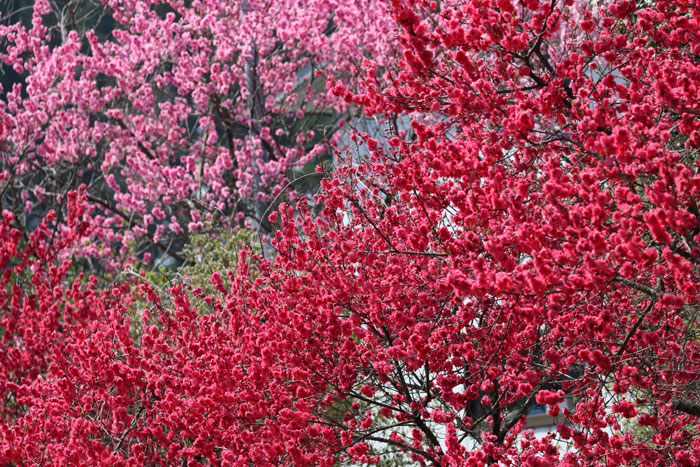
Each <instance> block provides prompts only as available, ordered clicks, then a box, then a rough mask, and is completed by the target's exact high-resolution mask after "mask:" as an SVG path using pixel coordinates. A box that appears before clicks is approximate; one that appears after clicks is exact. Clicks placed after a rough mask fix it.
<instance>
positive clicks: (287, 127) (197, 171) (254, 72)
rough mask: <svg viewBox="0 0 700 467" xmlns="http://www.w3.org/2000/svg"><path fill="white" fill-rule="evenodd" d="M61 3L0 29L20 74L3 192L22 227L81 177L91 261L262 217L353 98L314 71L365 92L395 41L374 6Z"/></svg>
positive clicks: (330, 136) (317, 156)
mask: <svg viewBox="0 0 700 467" xmlns="http://www.w3.org/2000/svg"><path fill="white" fill-rule="evenodd" d="M64 3H65V5H62V4H61V2H52V1H48V0H40V1H37V2H34V4H33V6H31V8H33V10H32V12H33V14H32V17H31V22H30V23H31V24H30V25H29V26H24V25H22V24H21V23H20V22H18V21H16V22H12V21H10V22H9V23H8V24H3V25H0V39H1V40H2V41H3V47H2V51H1V52H0V62H2V63H3V64H4V66H5V68H6V69H7V70H10V69H12V70H13V71H14V73H15V74H16V75H18V78H17V82H15V83H14V85H13V86H12V87H11V88H10V89H5V90H4V94H3V96H4V97H3V102H2V104H0V118H1V119H2V121H3V122H4V124H5V125H7V126H8V127H9V128H10V129H9V131H8V132H7V133H6V135H5V137H4V143H3V147H2V155H1V159H0V164H1V165H0V184H1V185H0V188H1V189H2V191H1V192H0V194H1V195H2V200H1V201H2V203H3V207H4V208H5V209H12V210H13V212H14V213H15V217H16V219H15V222H16V223H20V222H24V223H27V222H31V220H29V219H26V217H27V216H28V215H31V216H33V217H36V216H39V217H41V216H42V215H43V212H45V207H46V206H47V205H49V204H52V203H56V200H58V202H59V203H60V202H61V199H62V198H64V197H65V195H66V193H67V192H68V191H69V190H73V189H75V188H77V186H78V185H80V184H86V185H87V200H88V209H89V210H90V212H91V214H92V216H93V218H94V219H95V222H96V229H95V231H94V236H93V238H92V239H86V241H85V245H84V253H85V254H89V255H93V256H97V257H105V256H107V257H109V256H110V255H113V254H114V255H117V256H120V257H124V256H128V255H130V254H131V255H133V254H140V253H142V252H143V251H145V248H148V247H149V246H150V247H151V248H150V250H153V247H154V246H157V247H160V249H161V250H164V251H168V252H170V253H173V256H175V257H176V258H177V251H178V248H179V245H181V244H182V243H183V242H185V241H186V236H187V234H188V233H189V232H194V231H202V230H204V229H206V228H211V227H212V226H216V225H238V224H239V223H242V222H243V221H244V220H245V219H252V220H253V221H254V222H258V223H260V222H262V221H261V219H260V217H261V216H262V213H263V212H264V210H265V209H266V208H267V207H269V206H270V204H271V202H272V201H273V200H274V199H275V197H277V196H278V195H279V194H280V193H281V192H282V190H283V189H284V188H285V187H286V186H287V184H288V182H289V181H290V179H289V177H290V175H291V174H292V173H293V171H294V170H298V169H301V168H303V167H304V166H305V165H306V164H318V162H319V161H320V160H321V159H322V158H323V157H327V156H328V154H327V147H328V142H329V141H331V142H332V141H337V136H336V134H335V130H336V129H337V125H336V122H337V121H338V119H339V118H340V117H341V116H342V115H343V113H344V112H345V110H346V108H347V104H346V103H345V101H344V100H343V99H342V98H337V97H336V96H334V95H332V94H330V93H327V92H325V84H324V79H323V76H322V75H321V74H319V73H322V74H331V75H333V76H337V77H339V78H340V79H342V80H343V81H344V82H346V83H348V85H349V86H351V88H352V87H355V84H354V83H355V82H356V80H355V76H356V73H355V72H354V64H355V63H358V64H359V63H360V62H361V61H362V59H363V58H365V57H368V56H371V57H374V58H375V59H377V60H378V61H379V62H380V63H386V62H387V60H388V58H389V57H390V56H391V54H392V48H393V41H392V38H393V35H392V34H391V29H390V28H391V27H393V25H392V23H391V21H390V16H389V14H388V9H387V6H386V5H385V4H383V2H381V1H375V0H369V1H354V2H343V1H325V0H324V1H307V0H304V1H300V0H284V1H270V0H241V1H203V2H199V1H197V2H189V1H188V2H183V1H178V0H176V1H156V2H152V1H119V0H114V1H111V0H110V1H106V2H104V4H103V5H99V4H98V5H95V6H93V7H91V8H92V9H87V7H86V6H85V5H89V4H87V3H85V2H83V3H81V2H76V1H69V2H64ZM86 9H87V11H85V10H86ZM370 15H371V17H372V20H371V21H370ZM91 18H98V19H91ZM107 20H109V21H110V24H112V28H111V30H108V32H106V33H105V31H104V30H105V28H106V26H105V25H104V24H105V23H106V22H107ZM90 21H92V23H91V22H90ZM57 213H58V215H59V216H60V215H61V212H60V210H57ZM263 224H266V222H263ZM26 228H29V227H26ZM95 238H96V239H99V240H98V241H95ZM141 244H144V245H145V246H143V245H141ZM134 245H136V246H139V245H141V246H143V249H142V250H139V251H133V250H134ZM113 250H115V251H113Z"/></svg>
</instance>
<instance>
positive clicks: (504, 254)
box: [0, 0, 700, 466]
mask: <svg viewBox="0 0 700 467" xmlns="http://www.w3.org/2000/svg"><path fill="white" fill-rule="evenodd" d="M391 12H392V15H393V17H394V18H395V20H396V23H397V27H398V29H399V31H400V40H401V42H402V44H403V49H404V52H403V60H402V61H401V62H400V66H399V73H398V75H396V76H391V75H389V76H388V77H387V79H383V78H381V77H378V76H377V73H376V71H375V68H374V65H373V64H372V63H371V62H369V61H368V62H365V63H364V64H363V73H364V76H365V78H364V80H363V86H362V88H361V90H360V92H355V93H353V92H351V91H348V89H347V88H346V86H344V85H343V84H342V82H333V83H330V86H331V89H332V92H333V93H334V94H335V95H337V96H338V97H342V98H343V99H344V100H347V101H349V102H352V103H354V104H357V105H359V106H361V107H362V108H363V109H364V111H365V112H366V113H368V114H374V115H379V116H381V117H382V118H384V117H386V118H387V121H389V122H390V121H392V120H393V119H392V118H391V117H393V116H394V115H408V116H409V117H408V118H410V119H411V129H410V131H409V132H405V131H401V130H399V129H398V128H392V127H391V126H390V128H389V130H388V134H387V135H386V137H385V138H382V139H379V140H377V139H376V138H371V137H370V136H368V135H362V134H358V135H356V139H357V142H358V144H361V145H362V146H363V147H364V148H365V152H367V153H368V156H367V160H366V161H363V162H358V160H357V159H358V158H357V157H354V156H356V155H351V156H353V157H350V158H348V164H347V165H345V166H343V167H341V168H340V169H339V170H338V171H337V173H335V174H334V175H332V176H331V177H329V178H328V179H326V180H325V181H324V183H323V187H324V190H323V192H322V193H321V194H320V195H319V196H318V197H317V198H316V199H315V200H314V202H315V203H317V205H318V206H314V207H319V208H320V209H321V213H320V215H319V216H312V215H311V214H310V211H311V209H310V206H307V205H305V204H304V203H300V204H299V205H298V206H297V207H296V208H292V207H290V206H286V205H283V206H282V207H281V208H280V210H279V212H275V213H273V214H272V215H271V217H270V219H269V220H270V222H272V223H275V224H276V225H277V226H278V229H277V230H276V233H275V247H276V248H277V250H278V255H277V257H276V259H275V262H274V263H273V264H271V263H270V262H269V261H268V260H265V259H262V258H253V259H255V260H256V261H251V258H250V257H249V254H248V253H246V252H245V250H244V251H243V252H242V253H241V254H240V255H239V258H238V264H237V267H236V268H235V269H233V270H232V271H230V272H228V274H223V273H218V272H217V273H215V274H213V275H212V277H211V283H212V286H213V287H214V289H215V290H216V293H214V294H212V295H210V296H204V297H202V296H201V294H202V291H201V290H199V289H196V290H192V291H189V292H188V290H187V288H186V287H183V286H176V287H173V288H172V289H171V294H172V299H173V306H172V307H166V306H164V305H163V304H162V302H161V299H160V297H159V296H158V295H157V294H155V293H154V292H153V289H152V287H151V286H150V285H149V284H147V283H146V284H142V285H139V286H138V287H136V288H132V289H131V291H129V290H127V289H126V287H122V288H115V289H114V290H111V291H106V292H105V293H103V294H97V295H94V300H96V305H95V307H94V309H99V310H101V309H104V310H106V311H105V312H104V313H103V314H101V316H99V317H97V318H96V319H95V320H93V322H94V323H99V324H92V325H90V326H86V325H82V326H74V327H71V328H70V329H68V332H66V330H65V329H64V336H63V340H62V344H61V347H60V349H59V351H57V352H56V353H55V354H53V355H52V356H50V357H49V360H50V365H49V370H48V371H47V372H46V375H45V377H43V378H35V379H33V380H30V381H28V382H26V383H24V384H22V385H17V384H16V383H15V385H13V386H11V387H9V390H10V391H12V392H13V397H16V398H17V400H18V401H21V404H22V406H23V408H22V410H21V411H20V412H19V413H18V414H17V415H16V416H14V418H12V417H4V419H3V423H2V425H0V430H1V431H0V434H1V435H2V436H1V437H0V439H3V440H8V441H4V444H0V456H5V457H0V460H1V461H2V462H6V463H7V462H17V463H20V462H24V463H30V462H31V461H39V460H40V459H41V460H42V461H43V462H44V463H45V464H57V465H81V464H99V463H101V462H102V463H109V464H113V465H143V464H146V463H149V462H150V463H154V464H160V463H167V464H174V463H179V462H183V461H185V462H186V463H187V465H241V466H242V465H314V466H316V465H327V466H330V465H335V464H336V463H339V462H355V463H370V462H376V461H379V460H381V459H382V457H383V456H388V455H389V454H388V452H390V451H392V450H400V451H402V452H405V453H407V454H408V455H410V456H411V458H412V460H413V461H414V462H415V463H417V464H419V465H431V466H467V465H503V466H505V465H525V466H545V465H565V466H566V465H568V466H574V465H601V464H605V465H645V466H652V465H684V466H694V465H697V464H698V461H699V460H700V459H698V457H699V456H698V452H700V444H698V443H699V441H698V439H699V438H698V436H697V430H698V419H697V417H698V415H699V412H700V411H699V410H698V408H699V406H698V399H699V386H700V385H699V384H698V381H699V375H698V371H699V370H700V368H699V367H700V341H699V340H698V336H697V329H698V316H697V314H698V304H699V301H698V292H699V285H700V281H699V278H698V269H697V267H698V261H699V260H698V258H699V255H698V254H699V253H700V251H699V249H698V241H700V238H699V237H698V235H699V233H700V220H699V216H700V213H699V212H698V207H697V205H696V198H697V195H698V190H700V184H699V183H698V181H700V178H699V176H698V167H697V155H698V154H697V152H698V147H699V146H700V119H699V118H698V110H699V109H698V107H697V99H695V96H696V95H697V89H698V83H700V63H698V55H700V49H699V48H698V47H699V46H698V44H700V40H698V39H699V38H698V35H699V28H700V14H699V12H700V10H699V9H698V7H697V5H696V4H694V3H693V2H691V1H688V2H683V1H674V2H666V1H658V2H655V3H640V4H635V3H634V2H631V1H620V2H611V3H605V4H598V5H589V4H588V3H572V2H565V3H564V4H559V3H558V2H557V1H556V0H555V1H553V2H539V1H536V0H533V1H528V2H523V3H517V4H516V3H514V2H511V1H509V0H499V1H494V2H491V1H489V0H460V1H454V2H451V1H442V2H435V1H425V2H424V1H417V0H414V1H402V0H392V1H391ZM138 293H142V294H144V296H145V297H146V298H147V299H148V300H149V301H150V303H151V306H150V307H149V308H148V309H145V310H143V311H140V312H139V315H138V316H139V319H140V320H141V322H142V323H143V325H144V327H143V333H142V334H141V335H138V336H134V335H133V334H132V333H131V332H130V329H131V326H130V322H129V314H128V313H127V312H126V310H124V309H123V307H124V306H125V305H124V303H126V304H128V303H129V301H130V300H131V299H130V298H129V297H132V298H133V294H138ZM191 295H194V296H196V297H197V298H199V300H198V302H200V303H202V302H203V303H204V304H203V305H201V306H200V308H199V309H194V308H193V307H192V305H191V302H190V296H191ZM565 397H569V398H572V399H573V400H574V405H573V407H569V406H566V407H563V408H562V407H561V403H562V402H563V401H564V398H565ZM535 404H542V405H545V406H547V410H548V411H549V413H550V414H551V415H552V416H553V417H554V416H557V417H558V419H559V420H560V421H561V423H559V424H558V425H557V426H556V430H555V431H553V432H552V433H549V434H547V435H545V436H544V437H535V436H534V435H533V434H532V432H530V431H528V430H527V429H526V424H527V416H528V411H529V409H530V408H531V407H533V406H534V405H535ZM624 423H632V424H635V425H637V426H638V427H640V428H639V429H635V430H625V429H623V425H624ZM185 462H183V463H185Z"/></svg>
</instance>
